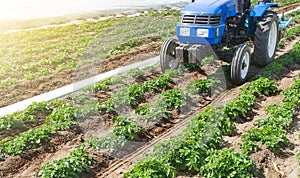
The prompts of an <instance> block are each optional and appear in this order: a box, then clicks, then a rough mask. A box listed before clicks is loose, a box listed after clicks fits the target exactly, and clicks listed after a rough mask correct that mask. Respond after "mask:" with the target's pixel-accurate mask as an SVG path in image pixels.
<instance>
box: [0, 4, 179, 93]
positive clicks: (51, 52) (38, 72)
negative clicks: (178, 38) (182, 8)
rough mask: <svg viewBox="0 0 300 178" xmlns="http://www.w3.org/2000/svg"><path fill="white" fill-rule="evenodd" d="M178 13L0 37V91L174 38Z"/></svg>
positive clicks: (150, 14) (123, 18) (23, 32)
mask: <svg viewBox="0 0 300 178" xmlns="http://www.w3.org/2000/svg"><path fill="white" fill-rule="evenodd" d="M178 12H179V11H177V10H170V11H166V12H153V13H149V14H144V15H142V16H138V17H121V18H111V19H107V20H104V21H99V22H85V23H83V24H79V25H68V26H64V27H51V28H47V29H37V30H29V31H22V32H14V33H5V34H0V41H2V42H3V43H1V45H0V46H1V47H0V54H1V58H0V74H1V76H0V88H4V87H6V86H9V85H13V84H16V83H17V82H18V81H19V80H21V79H30V80H32V79H34V78H36V77H39V76H43V75H49V74H53V73H59V72H61V71H63V70H66V69H70V68H75V67H78V66H80V65H83V64H86V63H90V62H93V61H95V60H99V59H104V58H108V57H110V56H111V55H115V54H120V53H124V52H127V51H129V50H131V49H132V48H135V47H137V46H139V45H141V44H142V43H144V42H147V43H148V42H151V41H160V40H162V39H164V38H165V36H172V34H174V33H175V31H174V26H175V25H176V22H177V21H178V18H179V15H178ZM165 16H168V17H165ZM165 18H168V21H165V20H164V19H165ZM163 21H164V23H162V22H163ZM116 26H118V28H116ZM133 31H134V33H132V32H133ZM71 32H72V33H71ZM120 39H122V40H120ZM116 41H117V42H116ZM99 46H100V47H99Z"/></svg>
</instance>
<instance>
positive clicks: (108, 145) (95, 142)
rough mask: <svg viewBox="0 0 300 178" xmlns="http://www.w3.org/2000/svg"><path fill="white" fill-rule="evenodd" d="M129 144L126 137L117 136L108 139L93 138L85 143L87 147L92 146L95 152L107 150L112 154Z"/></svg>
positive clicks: (110, 136)
mask: <svg viewBox="0 0 300 178" xmlns="http://www.w3.org/2000/svg"><path fill="white" fill-rule="evenodd" d="M126 142H127V139H126V138H125V136H117V135H115V134H111V135H108V136H106V137H96V136H91V137H89V138H88V139H87V141H85V142H84V145H85V146H91V147H92V148H93V149H95V150H100V149H105V150H107V151H108V152H110V153H112V152H114V151H116V150H117V149H118V148H121V147H123V146H124V145H125V144H126Z"/></svg>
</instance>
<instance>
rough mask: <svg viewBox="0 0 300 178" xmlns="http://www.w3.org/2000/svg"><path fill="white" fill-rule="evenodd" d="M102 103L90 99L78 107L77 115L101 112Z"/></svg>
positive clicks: (82, 115) (83, 115)
mask: <svg viewBox="0 0 300 178" xmlns="http://www.w3.org/2000/svg"><path fill="white" fill-rule="evenodd" d="M99 109H100V104H99V102H98V101H96V100H89V101H87V102H85V103H84V105H82V106H80V107H77V116H78V117H85V116H88V115H95V114H98V113H99Z"/></svg>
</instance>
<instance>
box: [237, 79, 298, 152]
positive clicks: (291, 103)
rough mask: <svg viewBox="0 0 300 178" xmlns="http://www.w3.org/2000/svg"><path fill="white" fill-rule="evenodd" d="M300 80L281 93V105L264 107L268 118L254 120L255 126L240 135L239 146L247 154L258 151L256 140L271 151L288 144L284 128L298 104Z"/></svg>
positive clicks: (286, 126) (276, 150)
mask: <svg viewBox="0 0 300 178" xmlns="http://www.w3.org/2000/svg"><path fill="white" fill-rule="evenodd" d="M299 81H300V80H297V81H295V83H294V84H293V85H292V86H291V87H290V88H288V89H286V90H285V91H283V92H282V93H281V94H282V95H283V102H284V103H283V105H282V106H279V105H270V106H268V107H267V108H266V111H267V113H268V118H265V119H260V120H257V121H256V123H255V124H256V127H255V128H253V129H251V130H249V131H247V132H246V134H244V135H242V141H243V143H242V144H241V148H242V150H243V152H244V153H246V154H249V153H252V152H256V151H258V149H259V147H258V144H257V142H260V143H262V144H264V145H265V146H266V147H267V148H269V149H270V150H271V151H273V152H278V151H280V149H281V147H282V146H283V145H286V144H288V139H287V138H286V136H285V134H286V129H288V126H289V125H290V123H291V122H292V121H293V109H295V108H297V107H299V105H300V90H299V87H300V82H299Z"/></svg>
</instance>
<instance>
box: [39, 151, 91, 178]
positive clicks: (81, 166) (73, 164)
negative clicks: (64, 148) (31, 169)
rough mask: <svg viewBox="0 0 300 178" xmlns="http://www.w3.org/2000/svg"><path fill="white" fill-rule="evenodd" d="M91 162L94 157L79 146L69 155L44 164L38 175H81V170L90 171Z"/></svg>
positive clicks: (61, 176)
mask: <svg viewBox="0 0 300 178" xmlns="http://www.w3.org/2000/svg"><path fill="white" fill-rule="evenodd" d="M91 164H92V157H91V156H89V154H88V153H87V152H86V151H84V149H83V148H79V149H76V150H74V151H72V152H71V154H70V156H68V157H65V158H62V159H59V160H51V161H50V162H48V163H47V164H45V165H44V166H42V167H41V168H40V169H39V170H38V172H37V173H36V175H38V176H39V175H40V176H42V177H45V178H51V177H57V178H63V177H79V174H80V173H81V172H83V171H88V168H89V165H91Z"/></svg>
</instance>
